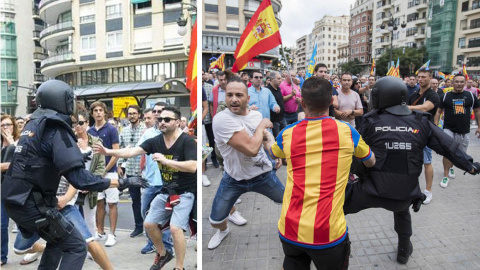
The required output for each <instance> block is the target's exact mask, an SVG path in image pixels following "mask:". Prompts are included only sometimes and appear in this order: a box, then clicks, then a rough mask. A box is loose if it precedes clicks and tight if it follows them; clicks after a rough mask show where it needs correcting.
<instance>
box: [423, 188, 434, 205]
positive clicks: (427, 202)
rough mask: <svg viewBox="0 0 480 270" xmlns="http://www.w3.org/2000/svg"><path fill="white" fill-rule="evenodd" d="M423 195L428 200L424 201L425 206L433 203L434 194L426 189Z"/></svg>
mask: <svg viewBox="0 0 480 270" xmlns="http://www.w3.org/2000/svg"><path fill="white" fill-rule="evenodd" d="M423 194H425V196H427V198H425V200H424V201H423V204H429V203H430V202H431V201H432V192H431V191H428V190H426V189H425V191H424V192H423Z"/></svg>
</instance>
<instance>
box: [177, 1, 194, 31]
mask: <svg viewBox="0 0 480 270" xmlns="http://www.w3.org/2000/svg"><path fill="white" fill-rule="evenodd" d="M184 5H187V6H189V8H188V9H187V11H188V12H189V14H190V12H191V11H193V13H192V16H194V15H196V14H197V7H196V6H195V5H192V4H189V3H183V2H181V3H180V10H181V11H182V14H180V17H179V18H178V20H177V25H178V29H177V33H178V34H179V35H180V36H182V37H183V36H185V34H186V33H187V27H186V26H187V22H188V19H187V18H185V17H184V16H183V6H184ZM194 21H195V20H194Z"/></svg>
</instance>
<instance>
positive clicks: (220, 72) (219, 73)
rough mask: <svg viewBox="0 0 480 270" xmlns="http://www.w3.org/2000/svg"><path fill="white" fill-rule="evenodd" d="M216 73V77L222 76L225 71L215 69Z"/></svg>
mask: <svg viewBox="0 0 480 270" xmlns="http://www.w3.org/2000/svg"><path fill="white" fill-rule="evenodd" d="M216 74H217V77H218V76H223V75H225V72H223V71H221V70H219V71H217V73H216Z"/></svg>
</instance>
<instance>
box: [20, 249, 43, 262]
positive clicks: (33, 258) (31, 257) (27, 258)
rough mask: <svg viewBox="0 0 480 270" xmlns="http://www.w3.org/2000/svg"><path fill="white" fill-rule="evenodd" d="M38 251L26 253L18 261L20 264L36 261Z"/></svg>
mask: <svg viewBox="0 0 480 270" xmlns="http://www.w3.org/2000/svg"><path fill="white" fill-rule="evenodd" d="M40 254H41V253H40V252H35V253H27V254H25V256H23V260H22V261H21V262H20V264H21V265H27V264H31V263H32V262H34V261H36V260H37V259H38V257H39V256H40Z"/></svg>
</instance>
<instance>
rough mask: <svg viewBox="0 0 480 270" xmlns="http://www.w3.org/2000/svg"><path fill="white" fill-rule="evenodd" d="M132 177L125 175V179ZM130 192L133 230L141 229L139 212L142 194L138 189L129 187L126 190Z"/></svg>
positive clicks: (141, 222)
mask: <svg viewBox="0 0 480 270" xmlns="http://www.w3.org/2000/svg"><path fill="white" fill-rule="evenodd" d="M130 176H134V175H127V177H130ZM128 191H129V192H130V197H132V211H133V219H134V220H135V229H143V217H142V214H141V213H142V211H141V205H142V193H141V188H140V187H130V188H128Z"/></svg>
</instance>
